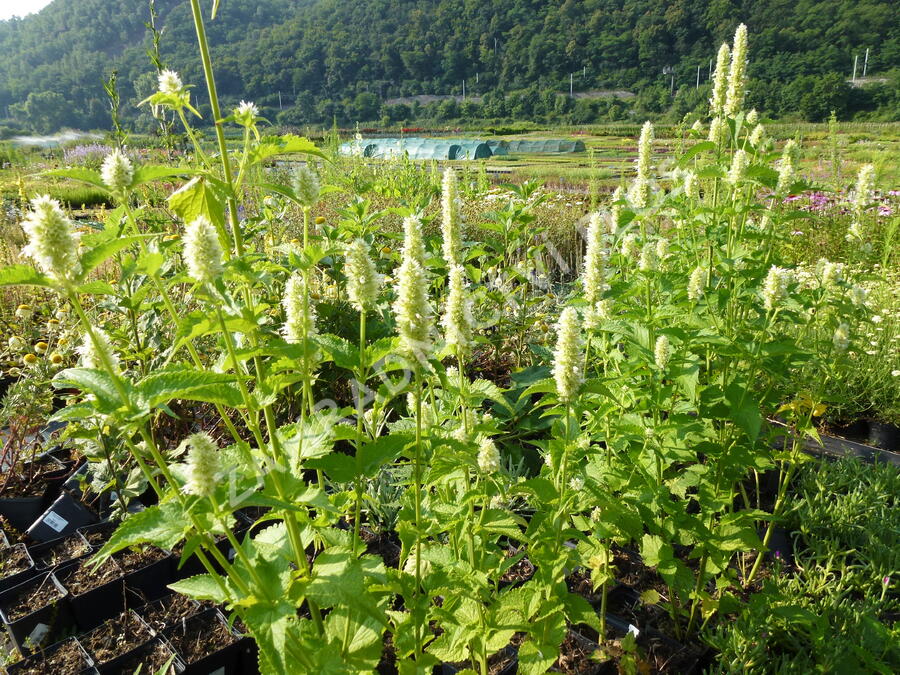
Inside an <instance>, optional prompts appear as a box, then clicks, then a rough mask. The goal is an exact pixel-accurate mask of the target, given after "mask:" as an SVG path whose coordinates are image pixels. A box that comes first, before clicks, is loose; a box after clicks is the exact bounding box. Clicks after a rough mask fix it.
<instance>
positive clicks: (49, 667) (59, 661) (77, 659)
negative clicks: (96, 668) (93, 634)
mask: <svg viewBox="0 0 900 675" xmlns="http://www.w3.org/2000/svg"><path fill="white" fill-rule="evenodd" d="M87 667H88V666H87V661H86V660H85V658H84V652H83V651H82V650H81V647H80V646H79V645H78V642H77V641H76V640H75V638H69V639H68V640H64V641H63V642H60V643H57V644H55V645H52V646H50V647H49V648H47V649H44V650H41V651H40V652H38V653H36V654H34V655H33V656H30V657H28V658H27V659H24V660H22V661H20V662H19V663H16V664H13V665H12V666H10V668H9V673H10V675H59V674H60V673H80V672H81V671H82V670H84V669H85V668H87Z"/></svg>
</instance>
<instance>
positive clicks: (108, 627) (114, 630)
mask: <svg viewBox="0 0 900 675" xmlns="http://www.w3.org/2000/svg"><path fill="white" fill-rule="evenodd" d="M152 637H153V636H152V635H151V633H150V630H149V629H148V628H147V626H146V625H145V624H144V622H143V621H141V620H140V619H139V618H138V617H137V616H136V615H135V614H134V613H133V612H122V613H121V614H119V616H117V617H116V618H115V619H110V620H109V621H106V622H105V623H103V624H101V625H100V626H99V627H98V628H95V629H94V630H92V631H91V632H90V633H88V634H87V635H85V636H84V637H82V638H81V644H82V645H83V646H84V648H85V650H86V651H87V653H88V654H90V655H91V657H92V658H93V659H94V661H96V662H97V663H107V662H109V661H112V660H113V659H115V658H117V657H119V656H122V655H123V654H127V653H128V652H130V651H131V650H133V649H137V648H138V647H140V646H141V645H142V644H144V643H145V642H147V641H149V640H150V639H151V638H152Z"/></svg>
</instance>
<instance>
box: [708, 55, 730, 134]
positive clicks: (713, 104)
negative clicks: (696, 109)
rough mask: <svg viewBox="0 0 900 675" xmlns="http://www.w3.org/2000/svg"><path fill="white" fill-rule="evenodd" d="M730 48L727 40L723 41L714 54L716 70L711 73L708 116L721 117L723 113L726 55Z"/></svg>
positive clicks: (725, 85)
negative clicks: (711, 87)
mask: <svg viewBox="0 0 900 675" xmlns="http://www.w3.org/2000/svg"><path fill="white" fill-rule="evenodd" d="M729 56H731V49H729V47H728V43H727V42H723V43H722V46H721V47H719V53H718V54H717V55H716V72H715V74H714V75H713V89H712V96H711V97H710V99H709V108H710V111H709V116H710V117H713V118H715V117H721V116H722V115H723V114H724V113H725V95H726V88H727V86H728V69H729V66H728V57H729Z"/></svg>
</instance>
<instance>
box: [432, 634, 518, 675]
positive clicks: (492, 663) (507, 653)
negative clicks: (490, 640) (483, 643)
mask: <svg viewBox="0 0 900 675" xmlns="http://www.w3.org/2000/svg"><path fill="white" fill-rule="evenodd" d="M524 639H525V634H524V633H516V634H515V635H514V636H513V638H512V640H510V641H509V645H507V646H506V647H504V648H503V649H501V650H500V651H499V652H497V653H496V654H493V655H491V656H489V657H488V662H487V666H488V673H490V675H500V674H501V673H503V674H504V675H505V674H506V673H514V672H516V671H515V669H516V664H517V663H518V653H519V645H520V644H522V641H523V640H524ZM466 668H469V669H471V670H474V671H475V672H481V666H480V665H479V664H478V663H472V662H471V661H464V662H461V663H445V664H444V666H443V672H444V675H451V674H453V673H457V672H459V671H461V670H464V669H466Z"/></svg>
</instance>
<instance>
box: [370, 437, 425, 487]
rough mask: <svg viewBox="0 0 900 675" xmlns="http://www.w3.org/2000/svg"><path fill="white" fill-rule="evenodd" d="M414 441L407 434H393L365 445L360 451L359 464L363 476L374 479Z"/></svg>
mask: <svg viewBox="0 0 900 675" xmlns="http://www.w3.org/2000/svg"><path fill="white" fill-rule="evenodd" d="M412 440H413V439H412V437H411V436H410V435H407V434H391V435H390V436H381V437H379V438H376V439H375V440H374V441H372V442H371V443H366V444H364V445H363V446H362V449H361V450H360V462H359V463H360V466H361V470H362V473H363V475H365V476H368V477H369V478H374V477H375V474H377V473H378V469H380V468H381V466H382V465H384V464H386V463H388V462H391V461H393V460H394V459H395V458H396V457H397V456H398V455H399V454H400V453H401V452H402V451H403V449H404V448H405V447H406V446H407V445H408V444H409V443H411V442H412Z"/></svg>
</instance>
